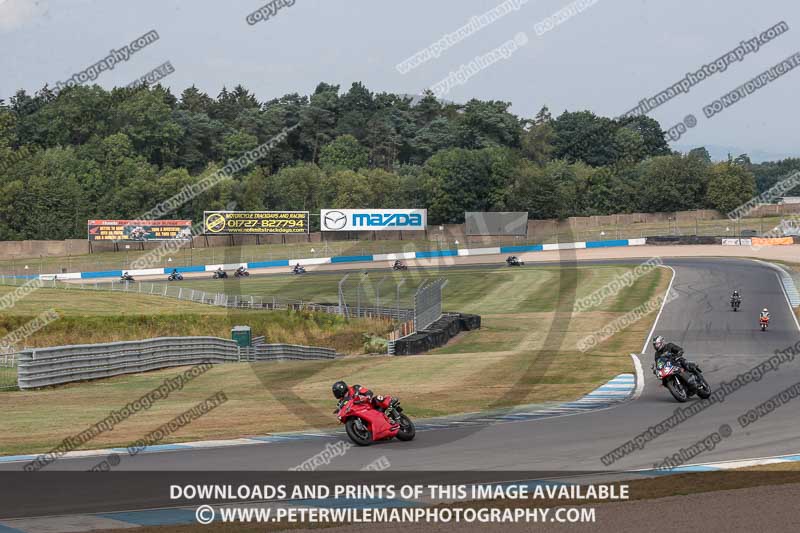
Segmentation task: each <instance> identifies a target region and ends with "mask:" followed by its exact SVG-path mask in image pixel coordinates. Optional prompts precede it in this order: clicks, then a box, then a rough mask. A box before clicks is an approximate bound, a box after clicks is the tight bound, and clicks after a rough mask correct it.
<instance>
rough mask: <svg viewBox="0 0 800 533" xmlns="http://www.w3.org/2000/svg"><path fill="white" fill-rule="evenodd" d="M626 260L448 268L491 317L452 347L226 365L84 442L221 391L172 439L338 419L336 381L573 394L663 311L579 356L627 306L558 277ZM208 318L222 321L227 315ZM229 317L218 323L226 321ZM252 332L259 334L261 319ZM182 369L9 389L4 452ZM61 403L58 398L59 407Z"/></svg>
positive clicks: (442, 400) (436, 410) (470, 407)
mask: <svg viewBox="0 0 800 533" xmlns="http://www.w3.org/2000/svg"><path fill="white" fill-rule="evenodd" d="M629 268H630V267H625V266H609V267H605V266H603V267H591V268H588V267H586V268H585V267H579V268H565V269H564V271H563V272H561V271H559V269H558V267H555V266H548V267H537V268H525V269H513V270H512V269H497V270H493V271H491V270H485V269H484V270H480V271H479V272H473V273H470V272H468V271H460V270H459V271H453V272H452V274H451V273H450V272H448V273H447V277H448V279H449V280H450V283H449V284H448V288H447V300H446V306H447V308H450V309H456V310H461V311H467V312H470V311H477V312H481V314H482V315H483V318H484V327H482V328H481V330H479V331H475V332H470V333H467V334H465V335H463V336H462V337H461V338H460V339H457V340H456V342H455V343H454V344H452V345H451V346H447V347H445V348H443V349H440V350H437V351H435V352H433V353H430V354H427V355H421V356H414V357H377V358H376V357H374V356H354V357H348V358H343V359H338V360H335V361H313V362H288V361H287V362H282V363H255V364H230V365H220V366H217V367H215V368H214V369H213V370H211V371H209V372H207V373H206V374H204V375H203V376H201V377H200V378H198V379H196V380H195V381H193V382H191V383H190V384H189V385H187V386H186V387H185V388H184V389H183V390H181V391H178V392H175V393H173V394H172V395H171V396H170V397H169V398H168V399H167V400H165V401H162V402H158V403H157V404H155V405H154V406H153V407H152V408H151V409H150V410H148V411H145V412H141V413H139V414H137V415H136V416H134V417H131V418H130V419H128V420H126V421H125V422H124V423H123V424H120V425H118V426H117V427H115V428H114V430H113V431H110V432H108V433H104V434H102V435H100V436H98V437H97V438H96V439H95V440H94V441H92V442H91V443H89V444H88V445H87V446H86V447H87V448H100V447H111V446H125V445H126V444H128V443H130V442H133V441H135V440H136V439H138V438H141V436H142V435H144V434H146V433H148V432H149V431H151V430H152V429H153V428H155V427H158V426H159V425H161V424H163V423H165V422H166V421H168V420H169V419H171V418H172V417H174V416H175V415H177V414H179V413H181V412H182V411H184V410H186V409H189V408H191V407H192V406H193V405H195V404H196V403H197V402H199V401H201V400H202V399H204V398H206V397H207V396H208V395H209V394H210V393H213V392H216V391H224V392H225V393H226V395H227V396H228V398H229V401H228V402H227V403H225V404H224V405H223V406H221V407H220V408H218V409H215V410H214V411H212V412H211V413H209V414H208V415H207V416H205V417H203V418H201V419H199V420H197V421H195V422H194V423H193V424H191V425H189V426H187V427H185V428H183V429H181V430H180V431H178V432H177V433H175V434H173V435H172V436H171V437H170V438H169V440H168V441H165V442H180V441H191V440H203V439H218V438H230V437H240V436H248V435H263V434H266V433H270V432H277V431H288V430H306V429H316V428H321V427H328V426H334V425H335V422H336V421H335V419H334V417H332V416H331V413H330V409H331V407H332V400H331V396H330V384H331V383H332V382H333V381H336V380H337V379H345V380H347V381H358V382H361V383H362V384H365V385H367V386H369V387H371V388H372V389H373V390H374V391H376V392H377V393H390V394H393V395H397V396H399V397H400V398H401V399H402V400H403V403H404V405H405V407H406V410H407V411H408V412H409V413H410V414H411V415H412V416H414V417H416V418H421V417H428V416H438V415H444V414H453V413H463V412H474V411H479V410H484V409H487V408H491V407H503V406H510V405H514V404H525V403H536V402H543V401H561V400H571V399H574V398H576V397H579V396H581V395H582V394H584V393H586V392H589V391H591V390H592V389H594V388H596V387H597V386H599V385H601V384H602V383H604V382H605V381H607V380H608V379H610V378H612V377H614V376H615V375H617V374H619V373H620V372H627V371H630V369H631V364H630V357H629V355H628V354H629V353H630V352H632V351H637V350H638V349H639V348H640V347H641V339H642V337H644V336H645V335H646V332H647V331H648V330H649V328H650V326H651V324H652V321H653V320H654V318H655V315H656V313H651V314H650V315H647V316H646V317H645V318H644V319H643V320H640V321H639V322H637V323H635V324H633V325H631V326H630V327H628V328H627V329H625V330H624V331H622V332H620V333H618V334H617V335H615V336H613V337H612V338H610V339H609V340H608V341H606V342H604V343H601V344H599V345H598V346H597V347H596V349H594V350H591V351H589V352H586V353H581V352H579V351H578V350H577V349H576V343H577V341H578V340H579V339H580V338H582V337H583V336H584V335H586V334H587V333H589V332H591V331H594V330H597V329H599V328H601V327H602V326H604V325H606V324H607V323H609V322H610V321H611V320H613V319H614V318H616V317H617V316H619V315H620V314H621V313H620V312H619V311H614V310H613V309H615V308H617V307H618V306H619V303H618V302H617V301H616V299H614V298H609V299H608V300H607V301H604V302H602V303H601V304H600V305H599V306H598V307H597V308H594V309H592V310H590V311H587V312H582V313H571V312H570V311H567V310H563V309H564V308H565V307H566V308H567V309H571V302H567V301H566V300H569V299H571V297H572V296H571V295H572V293H571V292H570V293H569V294H559V291H558V290H557V288H556V287H557V280H558V279H559V276H567V277H571V278H574V281H575V282H576V283H577V289H576V292H577V294H578V296H581V295H588V294H590V293H591V292H592V291H593V290H596V289H597V288H600V287H602V286H604V285H605V284H607V283H609V282H610V281H612V280H613V279H615V278H616V277H617V276H620V275H622V274H623V273H624V272H626V271H627V270H628V269H629ZM472 274H479V275H476V276H473V275H472ZM431 275H435V274H431ZM669 277H670V276H669V273H668V272H667V271H664V270H663V269H657V270H655V271H652V272H650V273H648V274H647V275H645V276H643V277H641V278H640V279H638V280H636V282H635V283H634V284H633V286H632V289H631V290H628V292H627V294H626V298H627V299H628V305H630V306H631V307H633V306H635V305H638V304H639V303H641V302H643V301H647V300H649V299H650V298H652V297H654V296H656V295H660V294H663V292H664V291H665V290H666V287H667V285H668V282H669ZM337 279H338V278H337V277H331V278H330V281H331V282H332V283H333V284H334V285H335V283H336V280H337ZM255 282H256V280H254V281H253V283H255ZM258 283H266V281H258ZM462 291H463V292H462ZM115 296H116V295H115ZM567 304H568V305H567ZM247 315H248V316H249V313H248V314H247ZM265 315H267V314H262V315H261V316H265ZM211 319H212V320H213V319H217V320H219V321H220V322H222V321H225V320H226V319H227V318H226V317H225V316H224V315H223V316H220V317H216V318H215V317H213V316H212V317H211ZM231 323H232V322H231ZM227 324H228V323H227V322H226V323H225V325H224V327H223V326H221V327H222V329H225V330H226V329H227V328H228V325H227ZM288 326H290V327H294V326H293V325H291V324H288ZM254 333H256V334H258V333H259V332H258V331H257V330H256V329H255V328H254ZM273 340H275V339H273ZM598 369H601V371H598ZM176 373H177V371H176V370H164V371H157V372H151V373H147V374H142V375H130V376H120V377H117V378H112V379H108V380H102V381H96V382H90V383H83V384H73V385H68V386H64V387H59V388H57V389H45V390H39V391H28V392H16V393H13V394H2V395H0V411H2V412H5V413H13V416H9V417H3V418H0V434H2V435H3V436H4V438H3V440H2V444H0V453H2V454H14V453H31V452H41V451H46V450H48V449H50V448H52V447H53V446H55V445H56V444H57V443H58V442H60V440H61V439H63V438H65V437H67V436H70V435H72V434H73V433H75V432H76V431H80V430H82V429H83V428H86V427H88V426H89V425H91V424H93V423H95V422H96V421H98V420H100V419H102V418H104V417H105V416H106V415H107V414H108V412H109V411H110V410H111V409H120V408H122V407H123V406H124V405H125V404H127V403H128V402H130V401H132V400H134V399H135V398H137V397H139V396H141V395H143V394H145V393H146V392H148V391H149V390H151V389H153V388H155V387H157V386H158V384H159V383H161V382H162V381H163V380H164V379H165V378H166V377H170V376H173V375H175V374H176ZM53 405H58V406H59V408H58V410H57V411H55V410H54V409H53V407H52V406H53ZM298 410H299V411H301V412H302V413H303V417H302V419H301V418H300V417H298V412H299V411H298Z"/></svg>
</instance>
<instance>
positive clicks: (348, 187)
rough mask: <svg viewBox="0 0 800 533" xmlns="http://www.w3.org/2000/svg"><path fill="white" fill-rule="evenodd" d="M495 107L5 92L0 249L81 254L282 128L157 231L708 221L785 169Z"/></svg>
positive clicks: (616, 126) (643, 120)
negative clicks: (350, 221) (488, 217)
mask: <svg viewBox="0 0 800 533" xmlns="http://www.w3.org/2000/svg"><path fill="white" fill-rule="evenodd" d="M509 108H510V104H509V103H507V102H500V101H482V100H471V101H469V102H467V103H466V104H456V103H451V102H442V101H439V100H438V99H437V98H435V97H434V95H433V94H432V93H430V92H426V93H425V94H423V95H421V96H417V97H410V96H407V95H401V94H392V93H377V94H376V93H373V92H371V91H369V90H368V89H367V88H366V87H365V86H364V85H363V84H361V83H353V84H352V86H351V87H350V88H349V89H348V90H347V91H342V90H341V88H340V87H339V86H338V85H330V84H327V83H320V84H319V85H318V86H317V88H316V89H315V91H314V92H313V94H311V95H300V94H297V93H293V94H287V95H285V96H283V97H281V98H277V99H273V100H269V101H266V102H261V101H259V100H258V99H257V98H256V97H255V96H254V94H253V93H252V92H251V91H249V90H247V89H245V88H244V87H242V86H237V87H235V88H233V89H232V90H228V89H226V88H223V89H222V91H221V92H220V93H219V95H217V97H216V98H212V97H210V96H209V95H207V94H205V93H203V92H202V91H200V90H198V89H197V88H196V87H194V86H192V87H189V88H188V89H186V90H184V91H183V92H182V93H181V94H180V96H179V97H176V96H174V95H173V94H172V93H171V92H170V90H169V89H166V88H164V87H162V86H160V85H155V86H152V87H134V88H115V89H112V90H110V91H107V90H105V89H103V88H101V87H99V86H96V85H94V86H78V87H72V88H68V89H65V90H63V91H61V92H59V93H58V94H57V95H56V94H54V93H53V92H52V91H51V90H49V89H48V88H47V87H45V88H43V89H42V90H40V91H38V92H37V93H36V94H34V95H29V94H27V93H26V92H25V91H22V90H20V91H18V92H17V93H16V94H15V95H14V96H12V97H11V98H9V99H8V102H5V101H3V100H0V240H18V239H63V238H83V237H85V235H86V221H87V220H88V219H97V218H111V219H116V218H136V217H137V216H139V215H140V214H142V213H145V212H147V211H148V210H149V209H151V208H152V207H153V206H155V205H156V204H158V203H160V202H162V201H164V200H166V199H167V198H169V197H170V196H172V195H174V194H175V193H176V192H178V191H179V190H180V189H181V188H183V187H185V186H188V185H191V184H193V183H197V182H198V181H200V180H201V179H202V177H203V176H207V175H208V174H209V173H211V172H214V171H216V170H218V169H220V168H222V166H223V165H225V163H226V162H227V161H229V160H232V159H235V158H237V157H239V156H241V155H242V154H244V153H245V152H247V151H249V150H252V149H254V148H256V147H258V146H259V145H261V144H262V143H265V142H269V141H270V140H271V139H272V138H273V137H275V136H276V135H277V134H279V133H281V132H282V131H283V130H284V129H285V128H288V127H291V126H295V125H299V127H297V128H295V129H293V130H292V131H291V133H290V134H289V135H288V137H287V138H286V139H285V140H284V141H282V142H280V143H279V144H278V145H277V146H275V147H274V148H273V149H272V150H271V151H270V152H269V153H268V154H267V156H266V157H264V158H262V159H260V160H259V161H257V162H256V163H255V164H254V165H252V166H250V167H248V168H246V169H242V170H241V171H240V172H238V173H236V174H235V175H232V176H230V177H229V178H227V179H225V180H223V181H222V182H221V183H220V184H219V185H217V186H215V187H214V188H212V189H209V190H207V191H205V192H203V193H202V194H200V195H198V196H197V197H196V198H194V199H192V200H191V201H190V202H188V203H186V204H185V205H183V206H181V207H180V208H179V209H178V210H177V211H176V212H175V213H172V214H170V215H169V218H187V219H193V220H195V221H198V220H200V218H201V217H202V212H203V211H204V210H215V209H225V208H226V207H227V206H230V205H235V206H236V208H237V209H239V210H261V209H275V210H284V209H286V210H309V211H317V210H318V209H320V208H363V207H387V208H390V207H395V208H409V207H417V208H427V209H428V210H429V221H430V223H432V224H441V223H459V222H463V212H464V211H501V210H502V211H506V210H508V211H528V212H529V214H530V215H529V216H530V217H531V218H536V219H543V218H564V217H568V216H585V215H602V214H611V213H626V212H656V211H676V210H687V209H700V208H712V209H718V210H720V211H723V212H727V211H730V210H731V209H733V208H735V207H736V206H738V205H740V204H741V203H743V202H745V201H747V200H748V199H750V198H751V197H752V196H753V195H755V194H757V192H760V191H763V190H765V189H767V188H769V187H770V186H772V185H773V184H774V183H775V182H776V181H777V180H778V179H780V178H781V177H783V176H785V175H786V174H788V173H789V172H791V171H792V170H797V169H800V159H787V160H784V161H780V162H770V163H763V164H758V165H756V164H752V163H751V162H750V160H749V158H748V157H747V155H744V154H743V155H740V156H738V157H735V158H733V157H730V158H729V160H728V161H724V162H720V163H713V162H712V161H711V158H710V157H709V154H708V152H707V151H706V150H705V149H704V148H702V147H700V148H697V149H695V150H692V151H691V152H689V153H687V154H680V153H676V152H673V151H671V150H670V148H669V146H668V144H667V142H666V141H665V138H664V131H663V130H662V129H661V126H660V125H659V124H658V122H656V121H655V120H653V119H651V118H649V117H645V116H642V117H633V118H626V119H621V120H615V119H611V118H607V117H602V116H597V115H595V114H594V113H592V112H591V111H565V112H563V113H562V114H560V115H559V116H557V117H553V116H552V115H551V113H550V111H549V110H548V109H547V107H542V108H541V110H540V111H539V112H538V113H537V114H536V116H534V117H530V118H525V117H519V116H516V115H515V114H513V113H512V112H511V111H510V110H509Z"/></svg>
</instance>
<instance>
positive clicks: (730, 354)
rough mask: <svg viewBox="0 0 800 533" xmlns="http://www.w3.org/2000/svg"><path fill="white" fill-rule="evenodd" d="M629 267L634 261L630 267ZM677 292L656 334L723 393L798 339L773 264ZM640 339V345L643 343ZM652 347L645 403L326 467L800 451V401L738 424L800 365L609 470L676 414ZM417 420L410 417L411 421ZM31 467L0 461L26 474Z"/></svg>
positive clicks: (270, 465)
mask: <svg viewBox="0 0 800 533" xmlns="http://www.w3.org/2000/svg"><path fill="white" fill-rule="evenodd" d="M628 262H630V261H628ZM665 263H666V264H668V265H669V266H671V267H672V268H674V271H675V278H674V281H673V289H674V290H675V291H677V293H678V295H679V296H678V298H676V299H674V300H672V301H670V302H668V303H667V305H666V306H665V307H664V309H663V312H662V314H661V316H660V318H659V320H658V322H657V324H656V328H655V333H656V334H661V335H664V336H665V337H667V339H668V340H670V341H672V342H675V343H677V344H679V345H681V346H683V347H684V349H685V350H686V356H687V358H688V359H689V360H693V361H696V362H697V363H698V364H700V366H701V368H702V369H703V371H704V374H705V376H706V379H707V380H708V381H709V383H710V384H711V387H712V389H715V388H716V386H717V384H719V383H720V382H721V381H730V380H732V379H733V378H734V377H735V376H737V375H738V374H740V373H742V372H746V371H748V370H749V369H751V368H752V367H754V366H757V365H758V364H759V363H761V362H763V361H764V360H766V359H768V358H769V357H770V356H771V355H772V354H773V352H774V351H775V350H784V349H786V348H787V347H789V346H791V345H792V344H794V343H795V342H797V341H798V339H800V331H798V325H797V322H796V319H795V317H794V315H793V314H792V310H791V308H790V307H789V304H788V302H787V300H786V298H785V296H784V293H783V288H782V285H781V283H780V281H779V279H778V277H777V275H776V273H775V271H774V269H772V268H771V267H769V266H767V265H766V264H762V263H758V262H755V261H750V260H744V259H672V260H665ZM734 288H736V289H739V290H740V292H741V294H742V297H743V303H742V307H741V310H740V312H738V313H734V312H732V311H731V309H730V305H729V296H730V293H731V291H732V290H733V289H734ZM763 307H768V308H769V309H770V311H771V314H772V320H771V324H770V327H769V330H768V331H767V332H761V331H760V329H759V328H758V320H757V318H758V311H759V310H760V309H761V308H763ZM643 341H644V339H643ZM651 362H652V348H651V347H650V346H648V350H647V353H646V354H645V356H644V357H642V367H643V370H644V382H645V386H644V390H643V392H642V394H641V396H640V397H639V398H638V399H636V400H633V401H630V402H627V403H625V404H621V405H619V406H617V407H614V408H611V409H608V410H604V411H595V412H591V413H585V414H578V415H574V416H565V417H557V418H548V419H542V420H533V421H520V422H508V423H500V424H495V425H491V426H487V427H481V428H476V427H471V426H465V427H463V428H455V429H441V430H429V431H425V432H420V433H418V435H417V438H416V439H415V440H414V441H412V442H410V443H403V442H389V443H385V444H378V445H374V446H371V447H368V448H357V449H352V450H350V451H349V452H348V453H346V454H344V455H343V456H341V457H337V458H335V459H334V460H333V461H332V462H331V464H330V465H329V466H328V467H326V469H330V470H358V469H360V468H362V467H363V466H364V465H366V464H368V463H370V462H372V461H375V460H376V459H378V458H380V457H386V458H387V459H388V460H389V462H390V463H391V470H392V471H397V470H416V471H420V470H507V471H551V472H552V471H561V472H565V473H566V472H570V471H595V472H596V471H609V470H614V471H619V470H628V469H640V468H652V467H653V465H654V463H660V462H661V461H662V460H663V459H664V458H665V457H666V456H670V455H672V454H673V453H676V452H677V451H678V450H680V449H681V448H687V447H689V446H691V445H692V444H694V443H695V442H697V441H698V440H700V439H702V438H704V437H706V436H707V435H708V434H710V433H711V432H713V431H717V430H718V429H719V428H720V426H721V425H723V424H728V425H729V426H730V427H731V428H732V435H730V437H729V438H726V439H724V440H723V441H722V442H720V443H719V444H718V445H717V446H716V448H715V449H714V450H712V451H706V452H704V453H702V454H701V455H699V456H698V457H696V458H695V459H694V460H693V461H690V462H693V463H697V462H703V463H707V462H714V461H723V460H736V459H748V458H756V457H766V456H773V455H781V454H793V453H797V452H798V451H800V443H798V436H800V427H798V425H797V420H798V418H797V414H796V409H797V406H796V405H784V406H782V407H779V408H777V409H776V410H775V411H773V412H772V413H771V414H769V415H768V416H765V417H763V418H762V419H760V420H758V421H756V422H755V423H754V424H752V425H750V426H748V427H747V428H744V429H743V428H741V427H740V426H739V424H738V423H737V417H739V416H740V415H742V414H744V413H746V412H747V411H748V410H749V409H752V408H754V407H755V406H756V405H758V404H760V403H761V402H764V401H766V400H767V399H769V398H770V397H771V396H773V395H775V394H776V393H779V392H780V391H782V390H783V389H785V388H787V387H789V386H790V385H793V384H795V383H797V382H800V367H798V365H800V362H798V361H791V362H787V363H784V364H783V365H782V366H781V367H780V369H779V370H778V371H774V372H769V373H768V374H766V375H765V376H764V377H763V379H761V380H760V381H759V382H752V383H750V384H748V385H746V386H744V387H742V388H741V389H739V390H737V391H735V392H733V393H732V394H730V395H729V396H728V397H727V398H726V399H725V401H724V403H721V404H719V403H718V404H716V405H713V406H711V407H710V408H708V409H707V410H705V411H703V412H700V413H699V414H697V415H695V416H694V417H692V418H690V419H688V420H686V421H685V422H683V423H682V424H680V425H679V426H677V427H675V428H673V429H671V430H670V431H668V432H667V433H665V434H662V435H660V436H659V437H658V438H656V439H655V440H653V441H651V442H649V443H648V444H647V445H646V446H645V448H644V449H643V450H635V451H633V452H632V453H631V454H629V455H628V456H627V457H625V458H623V459H621V460H619V461H617V462H615V463H614V464H613V465H610V466H606V465H604V464H603V462H601V459H600V458H601V457H602V456H603V455H605V454H606V453H608V452H609V451H611V450H612V449H614V448H616V447H617V446H619V445H621V444H623V442H625V441H627V440H628V439H631V438H633V437H634V436H635V435H637V434H639V433H640V432H642V431H645V430H647V428H648V426H651V425H653V424H655V423H657V422H660V421H661V420H663V419H666V418H668V417H669V416H671V415H672V414H673V411H674V410H675V409H676V408H677V407H679V406H684V407H685V406H688V405H690V404H691V402H694V401H696V399H695V398H692V399H691V400H690V401H689V402H687V403H686V404H678V403H677V402H676V401H675V400H674V399H673V398H672V396H671V395H670V394H669V392H668V391H667V390H666V389H665V388H663V387H662V386H661V384H660V383H659V382H658V381H657V380H656V379H655V378H654V377H653V375H652V373H651V372H650V363H651ZM410 414H411V416H412V417H413V413H410ZM326 442H331V441H330V440H325V439H324V438H323V439H312V440H296V441H288V442H285V443H284V442H280V443H270V444H264V445H244V446H239V447H227V448H208V449H200V450H187V451H175V452H163V453H151V454H141V455H138V456H136V457H126V458H125V460H124V461H123V462H122V464H120V465H119V468H118V469H119V470H140V471H141V470H145V471H170V470H184V471H192V470H220V471H232V470H244V471H254V470H273V471H279V470H284V471H285V470H286V469H288V468H290V467H292V466H295V465H298V464H300V463H302V462H303V461H305V460H306V459H308V458H309V457H310V456H312V455H314V454H317V453H319V452H320V451H321V450H322V449H323V447H324V445H325V443H326ZM97 462H98V459H97V458H96V457H92V458H64V459H60V460H58V461H57V462H56V463H55V464H53V465H51V466H50V467H49V468H48V471H51V470H87V469H89V468H91V466H93V465H94V464H96V463H97ZM22 466H23V463H8V464H4V465H0V469H2V470H19V469H21V468H22Z"/></svg>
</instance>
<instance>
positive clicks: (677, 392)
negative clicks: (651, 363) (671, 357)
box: [666, 377, 689, 403]
mask: <svg viewBox="0 0 800 533" xmlns="http://www.w3.org/2000/svg"><path fill="white" fill-rule="evenodd" d="M666 385H667V388H668V389H669V392H671V393H672V396H673V397H674V398H675V399H676V400H678V401H679V402H681V403H683V402H685V401H686V400H688V399H689V394H688V393H687V392H686V388H685V387H684V386H683V383H681V382H680V380H678V378H675V377H673V378H670V379H669V380H667V383H666Z"/></svg>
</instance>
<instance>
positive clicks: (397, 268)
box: [392, 263, 408, 270]
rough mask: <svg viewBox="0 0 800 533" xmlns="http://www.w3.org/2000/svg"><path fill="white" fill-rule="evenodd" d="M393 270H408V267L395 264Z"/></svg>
mask: <svg viewBox="0 0 800 533" xmlns="http://www.w3.org/2000/svg"><path fill="white" fill-rule="evenodd" d="M392 270H408V266H406V265H405V264H403V263H395V264H394V265H392Z"/></svg>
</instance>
